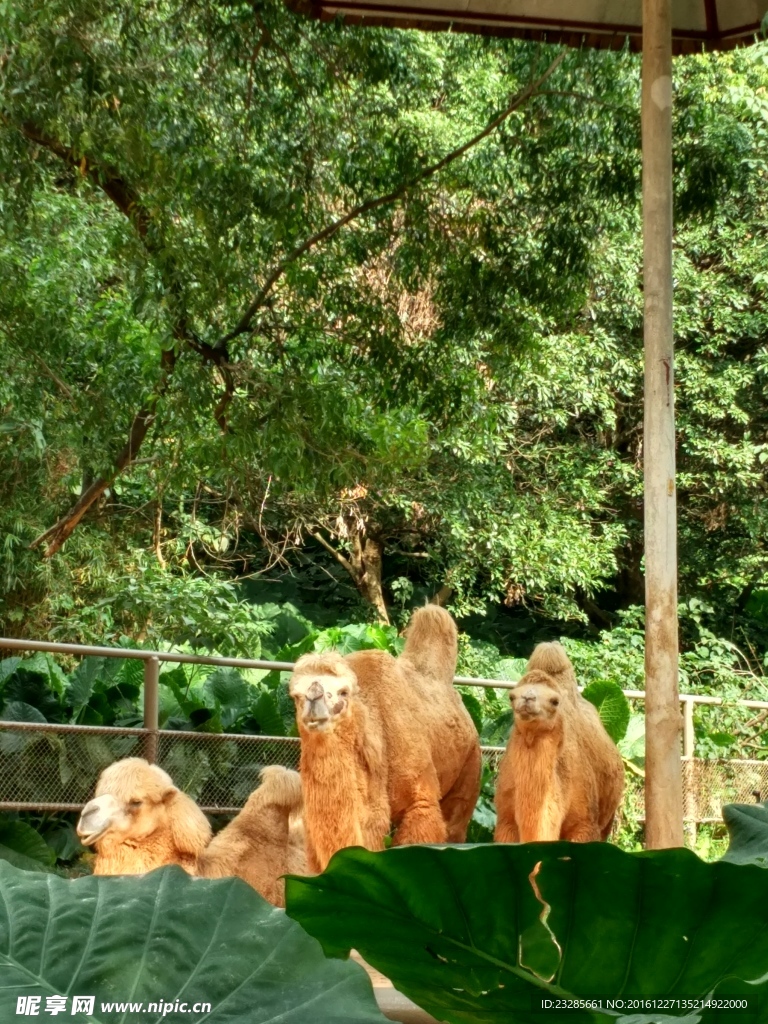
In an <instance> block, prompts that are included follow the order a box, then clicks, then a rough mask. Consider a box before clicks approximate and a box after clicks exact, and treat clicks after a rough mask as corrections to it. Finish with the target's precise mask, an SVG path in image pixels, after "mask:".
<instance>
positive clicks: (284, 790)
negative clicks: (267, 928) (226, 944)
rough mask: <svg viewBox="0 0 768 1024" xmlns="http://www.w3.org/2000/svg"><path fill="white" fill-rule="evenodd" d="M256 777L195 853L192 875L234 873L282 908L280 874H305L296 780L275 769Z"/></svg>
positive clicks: (299, 801) (223, 875) (294, 774)
mask: <svg viewBox="0 0 768 1024" xmlns="http://www.w3.org/2000/svg"><path fill="white" fill-rule="evenodd" d="M261 779H262V782H261V785H260V786H259V788H258V789H255V790H254V791H253V793H251V795H250V796H249V797H248V800H247V801H246V804H245V807H243V809H242V811H240V813H239V814H238V815H237V817H236V818H235V819H234V821H231V822H230V823H229V825H227V826H226V827H225V828H223V829H222V830H221V832H219V833H218V835H216V836H214V837H213V839H212V840H211V842H210V843H209V844H208V846H207V847H206V848H205V850H203V852H202V853H201V854H200V856H199V857H198V859H197V873H198V874H199V875H202V876H203V877H205V878H226V877H227V876H229V875H237V876H238V878H242V879H243V881H244V882H247V883H248V884H249V885H251V886H253V888H254V889H256V890H257V891H258V892H260V893H261V895H262V896H263V897H264V899H265V900H268V901H269V902H270V903H273V904H274V905H275V906H276V907H284V906H285V883H284V881H283V879H282V877H281V876H282V875H285V874H306V873H307V871H306V864H305V858H304V833H303V828H302V826H301V819H300V818H299V819H296V818H295V816H296V814H297V813H298V812H300V810H301V781H300V779H299V776H298V774H297V773H296V772H291V771H288V770H287V769H286V768H283V767H282V766H281V765H270V766H269V767H267V768H264V769H262V772H261ZM286 812H288V813H286ZM291 815H293V816H294V821H293V822H291V821H290V816H291Z"/></svg>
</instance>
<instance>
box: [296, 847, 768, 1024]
mask: <svg viewBox="0 0 768 1024" xmlns="http://www.w3.org/2000/svg"><path fill="white" fill-rule="evenodd" d="M766 905H768V872H764V871H762V870H761V869H759V868H757V867H751V866H743V867H741V866H737V865H734V864H723V863H716V864H705V863H703V862H702V861H700V860H699V859H698V858H697V857H696V856H695V855H694V854H692V853H690V852H689V851H687V850H682V849H680V850H664V851H654V852H644V853H638V854H628V853H623V852H622V851H621V850H618V849H617V848H616V847H614V846H611V845H609V844H607V843H589V844H582V843H534V844H529V845H502V844H499V845H484V846H474V847H471V846H465V847H453V848H440V847H427V846H414V847H401V848H394V849H391V850H385V851H383V852H381V853H370V852H369V851H367V850H361V849H358V848H355V849H348V850H343V851H341V852H340V853H338V854H336V856H335V857H334V858H333V859H332V860H331V863H330V865H329V867H328V868H327V870H326V871H325V872H324V873H323V874H322V875H320V876H317V877H313V878H290V879H289V880H288V883H287V907H288V913H289V914H290V916H291V917H293V918H294V919H295V920H297V921H299V922H300V923H301V924H302V925H303V926H304V928H306V930H307V931H308V932H309V933H310V935H314V936H315V937H316V938H318V939H319V940H320V942H321V943H322V945H323V948H324V949H325V951H326V953H327V954H328V955H333V956H340V955H344V954H346V953H347V952H348V951H349V950H350V948H352V949H356V950H358V951H359V952H360V954H361V955H362V956H363V958H364V959H365V960H366V961H367V962H368V963H370V964H371V965H372V966H373V967H375V968H377V969H378V970H380V971H381V972H382V973H383V974H385V975H386V976H387V977H388V978H390V979H391V980H392V982H393V983H394V985H395V986H396V988H398V989H399V990H400V991H401V992H403V993H404V994H405V995H406V996H408V997H409V998H410V999H412V1000H413V1001H414V1002H416V1003H417V1004H418V1005H420V1006H422V1007H423V1008H424V1009H425V1010H427V1012H429V1013H431V1014H433V1016H435V1017H436V1018H437V1019H438V1020H441V1021H442V1020H444V1021H448V1022H449V1024H499V1022H500V1021H514V1022H515V1024H535V1022H539V1024H540V1022H541V1020H542V1019H543V1018H542V1016H541V1014H540V1013H534V1012H533V1006H534V1003H533V1000H535V999H537V998H541V997H554V996H569V997H570V996H579V997H593V998H594V997H598V998H600V997H602V998H603V999H605V998H606V997H618V996H622V995H623V996H625V997H631V996H634V997H644V998H650V997H662V996H664V997H681V998H686V997H702V998H703V997H704V996H707V995H709V994H715V995H723V996H724V995H729V994H733V995H736V996H740V997H741V996H744V994H745V993H749V998H750V1000H751V1003H750V1007H751V1008H750V1010H749V1011H743V1016H742V1015H741V1013H740V1015H739V1020H741V1021H742V1022H743V1024H747V1022H749V1024H756V1022H757V1021H759V1020H764V1017H763V1015H762V1011H761V1012H760V1013H758V1012H757V1009H756V1007H757V1000H761V1001H762V1000H765V999H766V998H767V997H768V971H767V970H766V967H767V965H768V929H766V927H765V906H766ZM666 1012H667V1013H669V1015H670V1018H669V1019H676V1018H679V1017H681V1016H684V1011H679V1012H672V1011H669V1010H667V1011H666ZM552 1019H553V1020H554V1019H559V1018H555V1017H553V1018H552ZM563 1019H565V1018H563ZM567 1019H568V1021H573V1022H574V1024H576V1022H580V1024H581V1022H587V1021H591V1022H595V1024H597V1022H603V1021H604V1022H607V1021H609V1020H615V1019H616V1018H615V1016H611V1015H609V1014H605V1013H603V1012H594V1011H575V1012H573V1013H569V1014H568V1016H567ZM628 1020H629V1018H627V1021H628ZM631 1020H632V1021H633V1022H635V1024H643V1022H645V1024H652V1022H655V1021H658V1016H657V1015H653V1014H643V1013H638V1015H637V1016H632V1017H631ZM722 1020H723V1018H722V1017H719V1016H717V1014H716V1013H714V1012H710V1011H704V1012H702V1013H701V1021H702V1022H703V1024H707V1022H712V1024H714V1022H715V1021H722Z"/></svg>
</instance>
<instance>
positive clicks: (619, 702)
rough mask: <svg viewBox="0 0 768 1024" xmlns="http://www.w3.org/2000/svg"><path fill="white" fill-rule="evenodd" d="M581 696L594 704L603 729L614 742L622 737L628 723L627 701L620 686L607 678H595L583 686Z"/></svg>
mask: <svg viewBox="0 0 768 1024" xmlns="http://www.w3.org/2000/svg"><path fill="white" fill-rule="evenodd" d="M582 696H583V697H584V698H585V699H586V700H588V701H589V702H590V704H594V705H595V707H596V708H597V712H598V714H599V715H600V721H601V722H602V723H603V725H604V726H605V731H606V732H607V733H608V735H609V736H610V737H611V739H612V740H613V742H614V743H618V742H619V740H621V739H623V738H624V735H625V733H626V731H627V726H628V725H629V715H630V710H629V701H628V700H627V698H626V697H625V696H624V694H623V693H622V692H621V687H620V686H618V685H617V684H616V683H611V682H609V681H608V680H607V679H597V680H596V681H595V682H594V683H590V684H589V686H587V687H586V688H585V690H584V691H583V693H582Z"/></svg>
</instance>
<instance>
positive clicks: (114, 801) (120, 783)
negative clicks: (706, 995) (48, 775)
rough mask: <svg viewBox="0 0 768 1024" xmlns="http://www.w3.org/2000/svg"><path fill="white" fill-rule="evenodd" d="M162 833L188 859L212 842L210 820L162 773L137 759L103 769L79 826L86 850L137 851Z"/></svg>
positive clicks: (78, 832) (123, 761) (141, 759)
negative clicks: (96, 847) (129, 847)
mask: <svg viewBox="0 0 768 1024" xmlns="http://www.w3.org/2000/svg"><path fill="white" fill-rule="evenodd" d="M161 831H167V832H169V833H170V834H171V837H172V839H173V842H174V845H175V847H176V849H177V850H179V851H180V852H181V853H185V854H186V853H189V854H192V855H195V854H197V853H199V852H200V851H202V850H203V849H204V848H205V846H206V844H207V843H208V841H209V840H210V837H211V827H210V824H209V823H208V819H207V818H206V817H205V815H204V814H203V812H202V811H201V810H200V808H199V807H198V806H197V804H196V803H195V802H194V800H192V799H191V798H190V797H188V796H187V795H186V794H185V793H182V792H181V791H180V790H179V789H177V787H176V786H174V784H173V780H172V779H171V777H170V776H169V775H168V774H167V773H166V772H164V771H163V770H162V768H158V767H157V765H154V764H149V763H148V762H147V761H145V760H144V758H141V757H126V758H124V759H123V760H122V761H116V762H115V763H114V764H111V765H110V766H109V767H108V768H105V769H104V771H103V772H102V773H101V775H100V776H99V781H98V782H97V784H96V795H95V797H94V799H93V800H90V801H89V802H88V803H87V804H86V805H85V807H84V808H83V810H82V812H81V814H80V820H79V821H78V823H77V834H78V836H79V837H80V842H81V843H83V844H84V845H85V846H93V845H95V844H99V845H101V844H103V843H108V844H109V845H110V846H117V845H120V844H122V843H128V844H130V845H133V846H138V845H139V844H140V843H141V842H142V840H146V839H148V838H149V836H152V835H155V834H156V833H158V832H161Z"/></svg>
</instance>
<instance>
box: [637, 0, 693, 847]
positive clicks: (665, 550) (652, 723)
mask: <svg viewBox="0 0 768 1024" xmlns="http://www.w3.org/2000/svg"><path fill="white" fill-rule="evenodd" d="M671 6H672V5H671V0H643V84H642V104H643V116H642V129H643V236H644V245H643V285H644V299H645V334H644V340H645V412H644V435H643V469H644V476H645V695H646V699H645V721H646V729H645V743H646V761H645V808H646V826H645V843H646V846H647V847H648V848H649V849H652V850H654V849H655V850H657V849H664V848H666V847H672V846H682V845H683V792H682V773H681V765H680V728H681V716H680V698H679V693H678V678H677V675H678V673H677V669H678V639H677V508H676V493H675V491H676V489H675V406H674V353H673V334H672V12H671Z"/></svg>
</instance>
